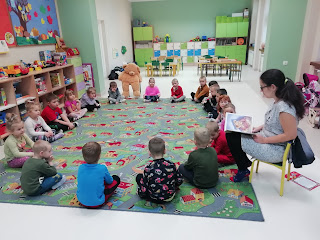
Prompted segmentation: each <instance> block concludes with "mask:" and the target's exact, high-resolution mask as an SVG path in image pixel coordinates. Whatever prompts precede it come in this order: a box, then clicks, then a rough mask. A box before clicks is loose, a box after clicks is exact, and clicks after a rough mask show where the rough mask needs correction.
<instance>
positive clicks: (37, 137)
mask: <svg viewBox="0 0 320 240" xmlns="http://www.w3.org/2000/svg"><path fill="white" fill-rule="evenodd" d="M52 132H53V136H52V137H47V136H46V135H40V136H33V137H32V141H34V142H36V141H38V140H44V141H47V142H49V143H52V142H54V141H56V140H58V139H59V138H62V137H63V135H61V134H59V133H58V132H57V131H56V130H54V129H52Z"/></svg>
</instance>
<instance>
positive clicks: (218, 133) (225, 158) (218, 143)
mask: <svg viewBox="0 0 320 240" xmlns="http://www.w3.org/2000/svg"><path fill="white" fill-rule="evenodd" d="M206 127H207V129H208V130H209V132H210V133H211V147H213V148H214V149H215V150H216V152H217V156H218V163H219V167H223V166H225V165H231V164H235V161H234V158H233V156H232V154H231V152H230V149H229V146H228V143H227V139H226V133H225V132H224V131H223V130H220V129H219V125H218V123H217V122H208V123H207V126H206Z"/></svg>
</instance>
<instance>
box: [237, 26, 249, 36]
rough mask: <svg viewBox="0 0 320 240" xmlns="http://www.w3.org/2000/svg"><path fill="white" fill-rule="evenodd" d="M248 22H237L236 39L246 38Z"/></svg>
mask: <svg viewBox="0 0 320 240" xmlns="http://www.w3.org/2000/svg"><path fill="white" fill-rule="evenodd" d="M248 30H249V22H238V37H247V36H248Z"/></svg>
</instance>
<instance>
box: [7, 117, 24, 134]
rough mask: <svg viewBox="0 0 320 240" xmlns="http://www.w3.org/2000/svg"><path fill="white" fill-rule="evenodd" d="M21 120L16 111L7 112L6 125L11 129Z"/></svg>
mask: <svg viewBox="0 0 320 240" xmlns="http://www.w3.org/2000/svg"><path fill="white" fill-rule="evenodd" d="M20 122H21V120H20V118H19V117H18V115H17V114H14V113H7V114H6V127H7V129H8V130H9V131H12V129H13V128H12V126H13V125H14V124H17V123H20Z"/></svg>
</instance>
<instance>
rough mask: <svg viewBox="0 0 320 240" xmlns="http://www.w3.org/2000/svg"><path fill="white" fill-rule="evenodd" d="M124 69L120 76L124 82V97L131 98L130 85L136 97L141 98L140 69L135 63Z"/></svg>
mask: <svg viewBox="0 0 320 240" xmlns="http://www.w3.org/2000/svg"><path fill="white" fill-rule="evenodd" d="M123 68H124V71H123V72H122V73H121V74H120V76H119V80H120V81H122V89H123V96H124V97H125V98H128V97H129V85H131V87H132V90H133V95H134V97H135V98H139V97H140V82H142V78H141V76H140V68H139V67H138V66H137V65H136V64H134V63H129V64H127V65H124V66H123Z"/></svg>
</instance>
